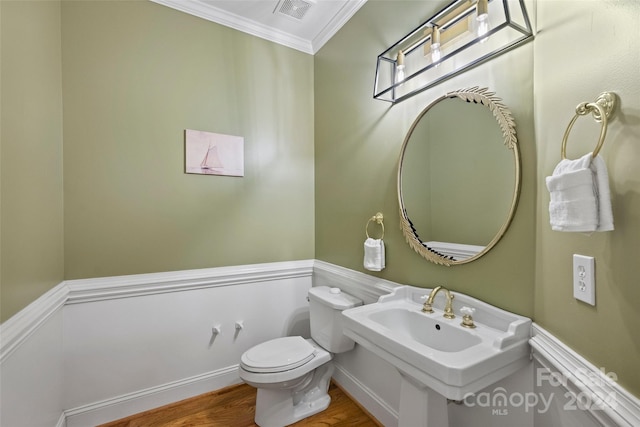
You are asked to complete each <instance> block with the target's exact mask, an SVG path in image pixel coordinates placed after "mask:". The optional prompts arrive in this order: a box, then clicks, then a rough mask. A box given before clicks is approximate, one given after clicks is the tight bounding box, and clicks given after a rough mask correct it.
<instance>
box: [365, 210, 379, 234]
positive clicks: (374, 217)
mask: <svg viewBox="0 0 640 427" xmlns="http://www.w3.org/2000/svg"><path fill="white" fill-rule="evenodd" d="M382 220H384V216H383V215H382V213H380V212H378V213H377V214H375V215H374V216H372V217H371V218H369V221H367V226H366V227H365V228H364V232H365V233H366V235H367V239H370V238H371V237H369V223H370V222H371V221H374V222H377V223H378V224H380V225H381V226H382V236H380V239H383V238H384V223H383V222H382Z"/></svg>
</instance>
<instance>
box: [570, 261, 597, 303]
mask: <svg viewBox="0 0 640 427" xmlns="http://www.w3.org/2000/svg"><path fill="white" fill-rule="evenodd" d="M573 297H574V298H575V299H578V300H580V301H583V302H586V303H587V304H591V305H594V306H595V305H596V271H595V259H594V258H593V257H591V256H585V255H573Z"/></svg>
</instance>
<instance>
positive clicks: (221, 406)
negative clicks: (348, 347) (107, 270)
mask: <svg viewBox="0 0 640 427" xmlns="http://www.w3.org/2000/svg"><path fill="white" fill-rule="evenodd" d="M329 395H330V396H331V404H330V405H329V408H327V409H326V410H325V411H323V412H320V413H319V414H316V415H312V416H311V417H308V418H305V419H304V420H301V421H298V422H297V423H295V424H293V425H294V426H296V427H305V426H306V427H309V426H318V427H320V426H327V427H328V426H338V427H341V426H359V427H381V426H382V425H381V424H380V423H378V422H377V421H376V420H375V419H374V418H372V417H370V416H369V415H368V414H367V413H366V412H365V411H363V410H362V409H361V408H360V407H359V406H358V405H357V404H356V403H355V402H354V401H353V400H351V398H349V396H348V395H347V394H346V393H345V392H344V391H343V390H342V389H340V388H339V387H337V386H336V385H335V384H334V383H331V386H330V387H329ZM255 405H256V389H255V388H253V387H251V386H248V385H246V384H239V385H234V386H231V387H226V388H224V389H221V390H216V391H213V392H211V393H205V394H202V395H200V396H196V397H192V398H190V399H187V400H183V401H181V402H176V403H172V404H170V405H167V406H163V407H160V408H156V409H152V410H150V411H146V412H142V413H140V414H136V415H132V416H130V417H127V418H123V419H121V420H117V421H112V422H110V423H107V424H102V425H101V426H99V427H187V426H190V427H195V426H206V427H254V426H256V424H255V423H254V421H253V417H254V415H255Z"/></svg>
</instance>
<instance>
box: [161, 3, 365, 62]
mask: <svg viewBox="0 0 640 427" xmlns="http://www.w3.org/2000/svg"><path fill="white" fill-rule="evenodd" d="M150 1H152V2H154V3H158V4H161V5H163V6H167V7H170V8H172V9H175V10H179V11H181V12H184V13H188V14H190V15H193V16H197V17H199V18H202V19H206V20H207V21H211V22H215V23H217V24H220V25H224V26H226V27H230V28H233V29H235V30H238V31H242V32H244V33H247V34H250V35H252V36H256V37H260V38H262V39H265V40H268V41H271V42H274V43H277V44H280V45H283V46H286V47H290V48H292V49H296V50H299V51H301V52H304V53H307V54H309V55H314V54H315V53H316V52H318V51H319V50H320V48H321V47H322V46H324V44H325V43H326V42H327V41H329V39H331V37H333V35H334V34H335V33H337V32H338V30H340V28H342V26H343V25H344V24H346V22H347V21H348V20H349V19H350V18H351V17H352V16H353V15H354V14H355V13H356V12H357V11H358V9H360V7H362V5H363V4H365V3H366V1H367V0H351V1H347V2H345V4H344V6H343V7H342V8H341V9H340V12H338V14H336V15H335V16H334V17H333V18H332V19H331V21H330V22H329V23H328V24H327V25H326V26H325V27H324V28H323V29H322V31H320V33H319V34H318V35H317V36H316V37H315V38H314V39H313V40H307V39H304V38H301V37H298V36H295V35H293V34H290V33H287V32H284V31H280V30H278V29H276V28H273V27H269V26H267V25H263V24H260V23H258V22H255V21H253V20H250V19H247V18H244V17H242V16H239V15H236V14H234V13H231V12H228V11H225V10H223V9H220V8H217V7H215V6H211V5H209V4H207V3H205V2H203V1H200V0H150Z"/></svg>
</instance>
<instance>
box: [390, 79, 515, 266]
mask: <svg viewBox="0 0 640 427" xmlns="http://www.w3.org/2000/svg"><path fill="white" fill-rule="evenodd" d="M519 193H520V153H519V150H518V144H517V139H516V131H515V123H514V121H513V118H512V116H511V113H510V112H509V110H508V109H507V108H506V107H505V106H504V105H503V104H502V100H501V99H500V98H497V97H496V96H495V95H494V94H493V93H491V92H489V91H488V89H486V88H477V87H476V88H471V89H462V90H458V91H453V92H449V93H447V94H446V95H444V96H442V97H440V98H438V99H436V100H435V101H434V102H432V103H431V104H430V105H429V106H428V107H427V108H425V109H424V110H423V111H422V112H421V113H420V114H419V115H418V117H417V118H416V120H415V121H414V122H413V124H412V125H411V128H410V129H409V132H408V133H407V136H406V137H405V139H404V143H403V144H402V151H401V153H400V161H399V164H398V201H399V205H400V222H401V226H402V232H403V234H404V236H405V238H406V240H407V243H409V246H411V248H413V249H414V250H415V251H416V252H418V253H419V254H420V255H421V256H423V257H424V258H426V259H427V260H429V261H432V262H434V263H436V264H441V265H456V264H465V263H468V262H470V261H473V260H476V259H478V258H480V257H481V256H482V255H484V254H485V253H487V252H488V251H489V250H490V249H491V248H492V247H493V246H495V244H496V243H497V242H498V241H499V240H500V238H501V237H502V236H503V235H504V233H505V232H506V230H507V228H508V227H509V224H510V222H511V219H512V218H513V215H514V213H515V209H516V206H517V203H518V196H519Z"/></svg>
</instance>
